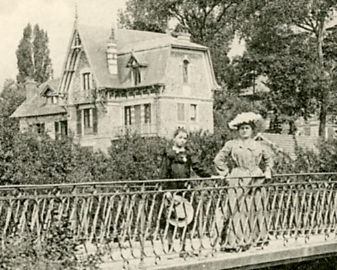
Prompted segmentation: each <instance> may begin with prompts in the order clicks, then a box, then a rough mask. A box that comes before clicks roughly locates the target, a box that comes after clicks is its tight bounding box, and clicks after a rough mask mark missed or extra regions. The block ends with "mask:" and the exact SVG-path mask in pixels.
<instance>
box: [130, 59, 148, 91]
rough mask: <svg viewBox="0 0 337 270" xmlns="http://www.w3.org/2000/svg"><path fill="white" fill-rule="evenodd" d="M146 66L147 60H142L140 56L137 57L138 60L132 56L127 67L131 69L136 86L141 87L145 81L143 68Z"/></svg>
mask: <svg viewBox="0 0 337 270" xmlns="http://www.w3.org/2000/svg"><path fill="white" fill-rule="evenodd" d="M138 58H140V59H138ZM146 66H147V64H146V62H145V60H144V59H143V60H141V57H140V56H137V58H136V57H135V56H134V55H133V54H132V55H131V57H130V59H129V61H128V63H127V65H126V67H128V68H130V74H131V82H132V84H133V85H134V86H135V85H139V84H140V83H141V82H142V81H143V78H142V74H143V68H145V67H146Z"/></svg>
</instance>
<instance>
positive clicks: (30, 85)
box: [24, 78, 39, 101]
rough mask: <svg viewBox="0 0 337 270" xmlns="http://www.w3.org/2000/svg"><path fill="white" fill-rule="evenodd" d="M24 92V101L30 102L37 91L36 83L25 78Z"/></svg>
mask: <svg viewBox="0 0 337 270" xmlns="http://www.w3.org/2000/svg"><path fill="white" fill-rule="evenodd" d="M24 86H25V90H26V100H27V101H28V100H31V99H32V98H33V97H34V96H35V95H36V94H37V93H38V92H39V91H38V87H37V82H35V81H34V80H33V79H32V78H27V79H26V81H25V83H24Z"/></svg>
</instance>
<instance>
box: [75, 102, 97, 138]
mask: <svg viewBox="0 0 337 270" xmlns="http://www.w3.org/2000/svg"><path fill="white" fill-rule="evenodd" d="M76 114H77V135H82V134H84V135H86V134H93V133H97V129H98V118H97V108H90V109H82V110H81V109H77V111H76Z"/></svg>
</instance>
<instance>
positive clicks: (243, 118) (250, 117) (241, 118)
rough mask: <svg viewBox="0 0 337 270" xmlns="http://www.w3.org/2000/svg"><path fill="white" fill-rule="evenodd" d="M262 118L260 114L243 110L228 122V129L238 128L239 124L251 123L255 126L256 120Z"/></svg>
mask: <svg viewBox="0 0 337 270" xmlns="http://www.w3.org/2000/svg"><path fill="white" fill-rule="evenodd" d="M262 120H263V118H262V116H261V115H260V114H256V113H253V112H244V113H240V114H238V115H237V116H236V117H235V118H234V119H233V120H232V121H230V122H229V123H228V126H229V128H230V129H238V127H239V126H241V125H244V124H247V125H251V124H253V125H254V126H256V124H257V122H259V121H262Z"/></svg>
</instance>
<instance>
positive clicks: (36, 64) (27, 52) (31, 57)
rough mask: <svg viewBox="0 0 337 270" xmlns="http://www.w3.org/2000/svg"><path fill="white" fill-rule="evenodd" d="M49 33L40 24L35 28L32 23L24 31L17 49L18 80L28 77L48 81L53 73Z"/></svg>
mask: <svg viewBox="0 0 337 270" xmlns="http://www.w3.org/2000/svg"><path fill="white" fill-rule="evenodd" d="M48 42H49V40H48V35H47V32H45V31H44V30H43V29H40V27H39V26H38V25H35V27H34V30H32V27H31V25H30V24H28V25H27V27H26V28H25V29H24V31H23V38H22V40H21V41H20V44H19V47H18V49H17V51H16V56H17V63H18V69H19V74H18V76H17V81H18V82H19V83H21V82H24V81H25V79H26V78H27V77H31V78H33V79H34V80H35V81H36V82H38V83H43V82H45V81H47V80H48V79H49V78H50V76H51V74H52V67H51V59H50V57H49V48H48Z"/></svg>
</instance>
